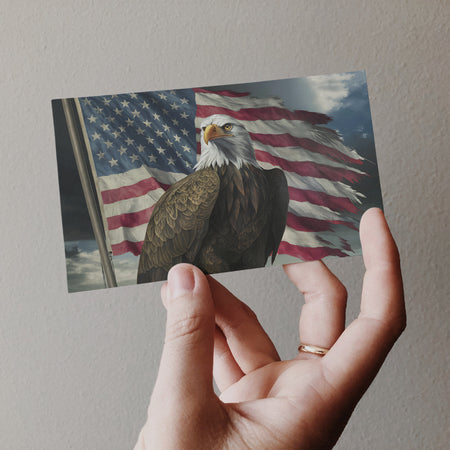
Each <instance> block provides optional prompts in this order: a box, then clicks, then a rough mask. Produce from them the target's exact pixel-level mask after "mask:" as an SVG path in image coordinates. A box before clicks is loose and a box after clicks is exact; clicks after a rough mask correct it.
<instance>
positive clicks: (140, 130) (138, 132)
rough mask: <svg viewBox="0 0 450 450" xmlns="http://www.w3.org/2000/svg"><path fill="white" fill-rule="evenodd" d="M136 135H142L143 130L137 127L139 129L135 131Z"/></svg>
mask: <svg viewBox="0 0 450 450" xmlns="http://www.w3.org/2000/svg"><path fill="white" fill-rule="evenodd" d="M136 133H137V134H144V130H143V129H142V128H141V127H139V128H138V129H137V130H136Z"/></svg>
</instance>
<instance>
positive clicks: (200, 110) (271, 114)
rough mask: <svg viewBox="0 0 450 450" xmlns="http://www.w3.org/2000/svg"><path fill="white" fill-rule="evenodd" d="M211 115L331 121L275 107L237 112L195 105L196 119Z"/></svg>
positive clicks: (311, 121) (247, 118)
mask: <svg viewBox="0 0 450 450" xmlns="http://www.w3.org/2000/svg"><path fill="white" fill-rule="evenodd" d="M213 114H225V115H227V116H231V117H233V118H235V119H238V120H247V121H254V120H281V119H287V120H302V121H307V122H309V123H312V124H324V123H328V122H329V121H330V120H331V117H328V116H327V115H325V114H320V113H312V112H309V111H302V110H297V111H289V110H288V109H285V108H278V107H276V106H267V107H262V108H245V109H240V110H239V111H234V110H232V109H228V108H223V107H221V106H213V105H197V114H196V115H197V117H209V116H211V115H213Z"/></svg>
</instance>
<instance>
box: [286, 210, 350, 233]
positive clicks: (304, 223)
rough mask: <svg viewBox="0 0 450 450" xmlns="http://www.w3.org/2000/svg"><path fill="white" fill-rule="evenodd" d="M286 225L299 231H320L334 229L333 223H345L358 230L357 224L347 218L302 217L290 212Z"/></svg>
mask: <svg viewBox="0 0 450 450" xmlns="http://www.w3.org/2000/svg"><path fill="white" fill-rule="evenodd" d="M286 225H287V226H288V227H291V228H293V229H294V230H297V231H311V232H314V233H318V232H321V231H333V227H332V225H345V226H346V227H349V228H351V229H352V230H356V231H358V229H357V228H356V227H355V225H354V224H353V223H351V222H347V221H345V220H324V219H314V218H312V217H301V216H296V215H295V214H292V213H288V215H287V220H286Z"/></svg>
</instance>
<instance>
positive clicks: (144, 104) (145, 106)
mask: <svg viewBox="0 0 450 450" xmlns="http://www.w3.org/2000/svg"><path fill="white" fill-rule="evenodd" d="M142 107H143V108H145V109H149V107H150V105H149V104H148V103H147V102H146V101H145V100H144V103H142Z"/></svg>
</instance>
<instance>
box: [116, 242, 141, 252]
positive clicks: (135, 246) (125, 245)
mask: <svg viewBox="0 0 450 450" xmlns="http://www.w3.org/2000/svg"><path fill="white" fill-rule="evenodd" d="M143 243H144V242H143V241H140V242H131V241H123V242H120V243H119V244H112V245H111V250H112V253H113V255H114V256H117V255H123V254H124V253H126V252H131V253H133V255H135V256H138V255H140V254H141V250H142V245H143Z"/></svg>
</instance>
